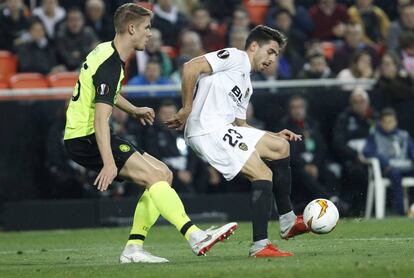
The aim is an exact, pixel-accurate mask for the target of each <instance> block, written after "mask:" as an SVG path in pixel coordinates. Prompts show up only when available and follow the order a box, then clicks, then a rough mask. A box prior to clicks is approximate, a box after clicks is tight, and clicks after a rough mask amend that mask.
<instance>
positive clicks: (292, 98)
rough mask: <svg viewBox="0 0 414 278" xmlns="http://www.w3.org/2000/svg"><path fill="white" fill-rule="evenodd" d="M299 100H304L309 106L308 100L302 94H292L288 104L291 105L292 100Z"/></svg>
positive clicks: (306, 105)
mask: <svg viewBox="0 0 414 278" xmlns="http://www.w3.org/2000/svg"><path fill="white" fill-rule="evenodd" d="M297 100H300V101H303V103H304V104H305V107H308V101H307V99H306V98H305V97H304V96H302V95H293V96H291V97H290V98H289V100H288V105H289V106H290V105H291V104H292V102H294V101H297Z"/></svg>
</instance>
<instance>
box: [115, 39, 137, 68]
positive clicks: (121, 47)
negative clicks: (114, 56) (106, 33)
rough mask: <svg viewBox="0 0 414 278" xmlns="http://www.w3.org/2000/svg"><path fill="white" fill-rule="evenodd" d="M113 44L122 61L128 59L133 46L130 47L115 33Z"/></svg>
mask: <svg viewBox="0 0 414 278" xmlns="http://www.w3.org/2000/svg"><path fill="white" fill-rule="evenodd" d="M114 45H115V49H116V51H118V53H119V57H121V60H122V61H123V62H125V61H126V60H127V59H128V57H129V55H130V54H131V52H132V51H133V50H134V49H133V47H131V46H130V44H129V43H128V42H126V41H125V40H123V39H122V37H120V36H119V35H115V38H114Z"/></svg>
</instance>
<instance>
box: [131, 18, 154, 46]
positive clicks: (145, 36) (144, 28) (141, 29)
mask: <svg viewBox="0 0 414 278" xmlns="http://www.w3.org/2000/svg"><path fill="white" fill-rule="evenodd" d="M133 30H134V31H133V35H132V41H133V44H134V48H135V50H144V49H145V46H146V44H147V43H148V41H149V39H150V38H151V18H150V17H149V16H147V17H146V18H145V19H144V20H143V21H140V22H139V23H137V24H135V25H134V28H133Z"/></svg>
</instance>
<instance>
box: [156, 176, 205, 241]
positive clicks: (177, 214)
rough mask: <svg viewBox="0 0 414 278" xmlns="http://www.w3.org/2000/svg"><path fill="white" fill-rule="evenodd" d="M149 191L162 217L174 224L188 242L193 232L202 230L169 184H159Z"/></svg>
mask: <svg viewBox="0 0 414 278" xmlns="http://www.w3.org/2000/svg"><path fill="white" fill-rule="evenodd" d="M148 191H149V194H150V196H151V199H152V201H153V202H154V205H155V206H156V207H157V209H158V211H159V212H160V213H161V215H162V216H163V217H164V218H165V219H167V221H168V222H170V223H171V224H173V225H174V226H175V227H176V228H177V230H179V231H180V232H181V233H182V234H183V235H184V236H185V238H186V239H187V240H188V239H189V236H190V234H191V233H192V232H194V231H198V230H200V229H199V228H198V227H197V226H195V225H194V224H193V223H192V222H191V220H190V218H189V217H188V216H187V214H186V212H185V209H184V205H183V203H182V202H181V199H180V197H179V196H178V194H177V192H175V190H174V189H172V188H171V187H170V185H169V184H168V183H167V182H165V181H160V182H157V183H155V184H153V185H152V186H151V187H150V189H149V190H148Z"/></svg>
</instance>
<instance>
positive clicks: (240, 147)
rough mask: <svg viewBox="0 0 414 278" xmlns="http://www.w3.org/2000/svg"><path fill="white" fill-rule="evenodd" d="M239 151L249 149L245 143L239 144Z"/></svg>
mask: <svg viewBox="0 0 414 278" xmlns="http://www.w3.org/2000/svg"><path fill="white" fill-rule="evenodd" d="M239 149H240V150H242V151H247V150H248V149H249V148H248V147H247V145H246V144H245V143H240V144H239Z"/></svg>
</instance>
